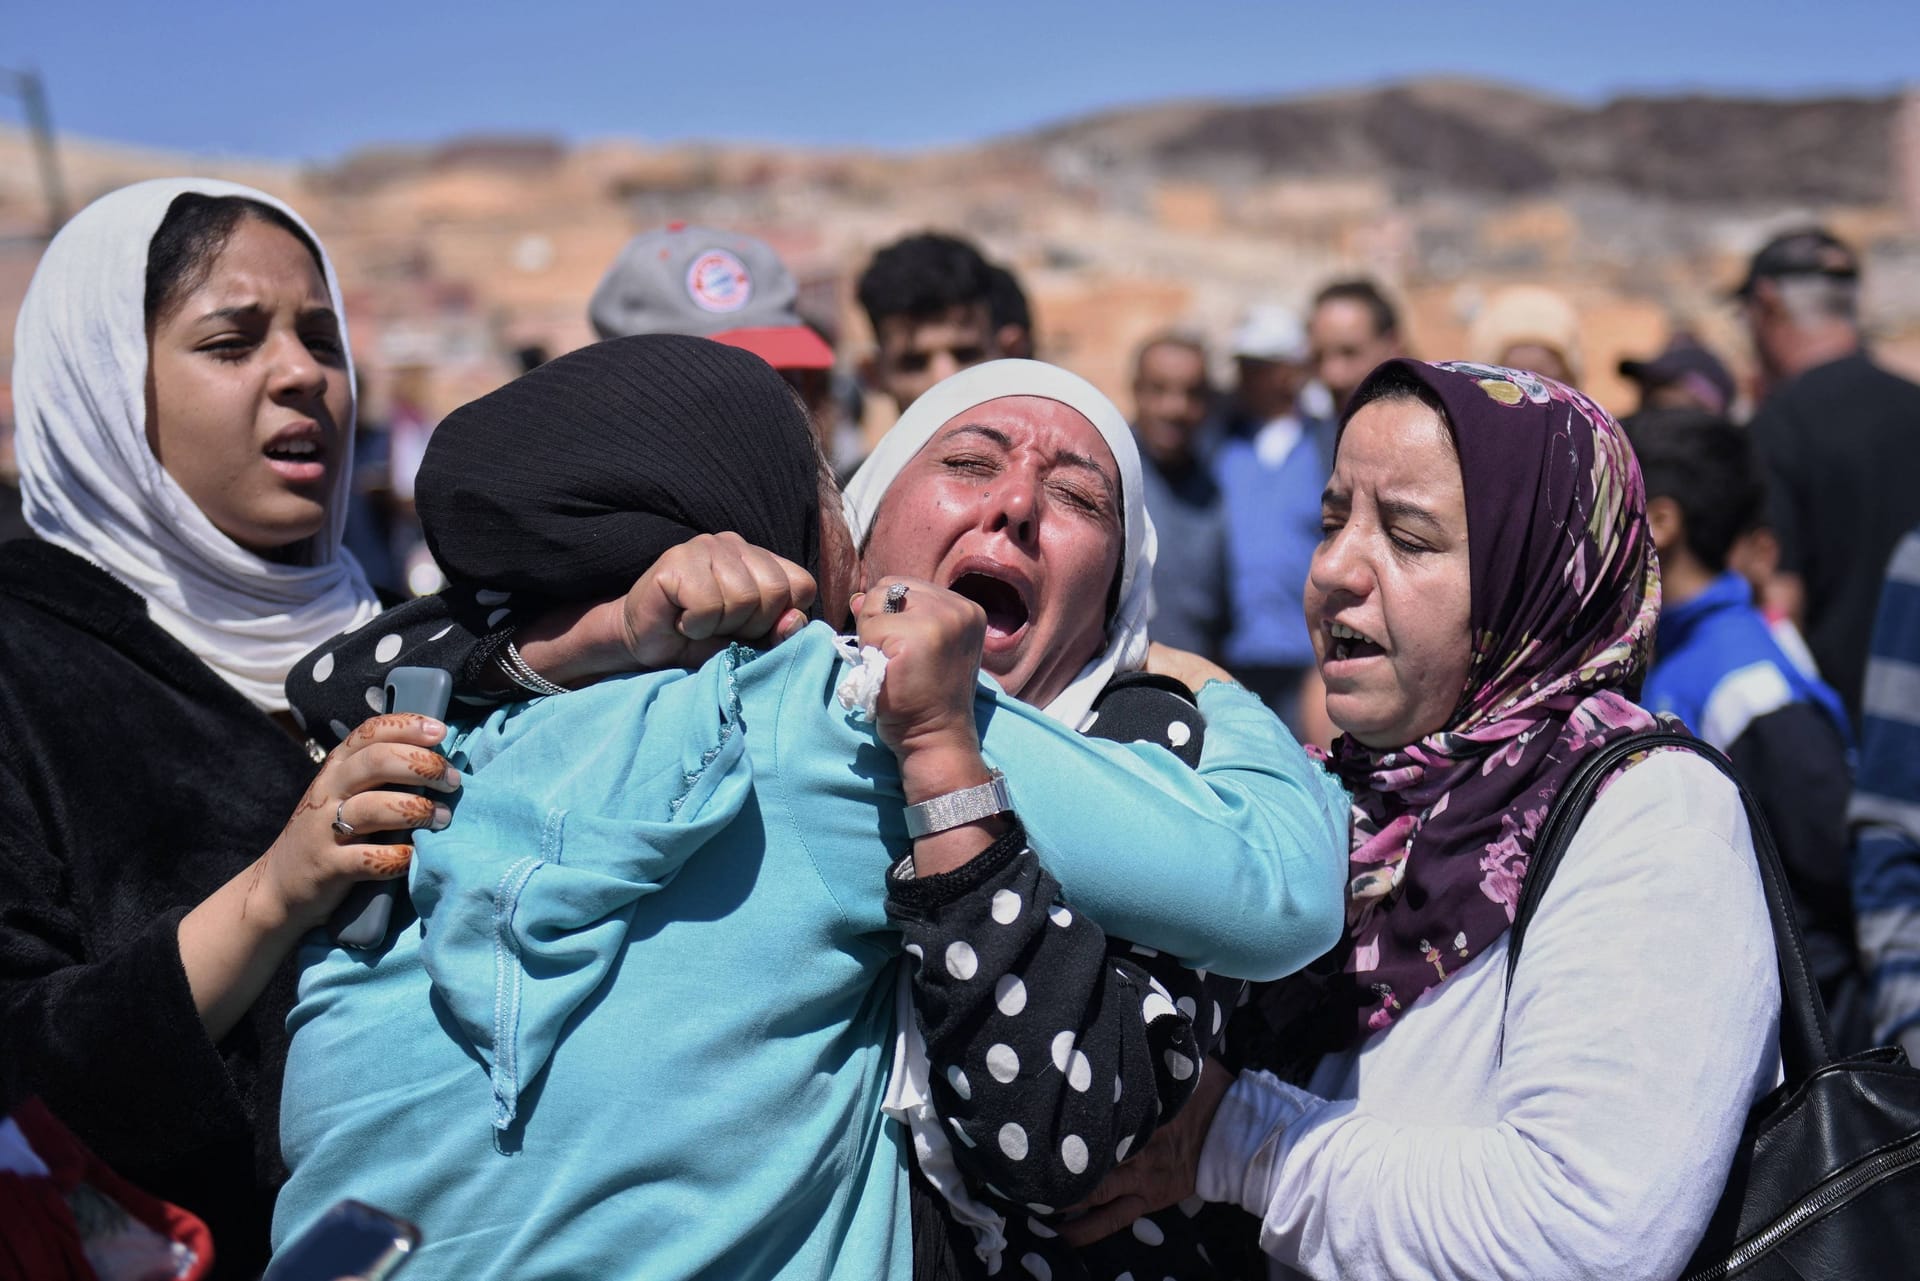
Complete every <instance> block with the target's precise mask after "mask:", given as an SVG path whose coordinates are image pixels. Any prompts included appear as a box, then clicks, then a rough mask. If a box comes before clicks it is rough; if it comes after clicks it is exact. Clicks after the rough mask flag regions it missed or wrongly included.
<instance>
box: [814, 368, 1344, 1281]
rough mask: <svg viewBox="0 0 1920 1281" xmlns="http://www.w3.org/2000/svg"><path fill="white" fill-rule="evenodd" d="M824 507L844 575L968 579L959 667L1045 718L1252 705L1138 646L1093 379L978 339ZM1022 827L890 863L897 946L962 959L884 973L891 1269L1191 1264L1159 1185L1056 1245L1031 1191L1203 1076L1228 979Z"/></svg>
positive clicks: (1220, 719) (1306, 789) (1224, 719)
mask: <svg viewBox="0 0 1920 1281" xmlns="http://www.w3.org/2000/svg"><path fill="white" fill-rule="evenodd" d="M1089 428H1090V429H1091V430H1089ZM1102 447H1104V448H1102ZM1103 453H1105V454H1108V455H1110V456H1111V461H1110V463H1109V460H1108V459H1107V458H1105V457H1102V456H1101V455H1102V454H1103ZM1108 467H1111V471H1110V472H1108V471H1107V469H1108ZM1103 473H1105V476H1106V477H1107V478H1108V479H1103V475H1102V474H1103ZM1110 482H1117V484H1115V486H1114V488H1112V489H1109V488H1108V484H1109V483H1110ZM1089 500H1091V509H1089V507H1088V502H1089ZM1103 506H1104V507H1105V508H1106V509H1107V513H1106V514H1108V515H1110V516H1111V517H1113V519H1111V520H1104V519H1102V518H1101V517H1102V512H1101V510H1100V509H1101V508H1102V507H1103ZM846 509H847V517H848V523H849V524H850V525H851V526H852V529H853V533H854V537H855V540H856V542H858V543H859V544H860V545H861V547H862V551H863V572H864V575H865V581H867V582H868V583H875V582H878V581H880V580H881V579H883V578H885V577H886V576H888V575H889V574H901V575H909V576H912V577H915V578H921V579H926V580H930V581H931V582H932V583H933V584H935V585H937V586H941V587H946V588H949V589H951V590H952V591H954V592H957V593H958V594H960V595H963V596H968V597H969V598H971V599H973V600H974V601H975V603H976V604H979V605H980V606H981V607H982V608H983V609H984V610H985V611H986V613H987V617H988V642H987V648H986V653H985V655H984V656H983V659H982V663H981V667H982V670H984V671H986V672H988V673H990V674H991V675H993V676H994V677H995V678H996V679H997V680H999V681H1000V683H1001V684H1002V685H1003V686H1004V687H1005V688H1006V689H1007V691H1008V692H1009V693H1012V694H1014V695H1015V696H1017V697H1019V698H1021V699H1023V700H1025V701H1027V702H1031V703H1034V704H1036V705H1037V706H1040V707H1041V708H1043V709H1044V710H1045V711H1046V713H1047V714H1048V715H1049V716H1052V717H1053V718H1054V719H1056V720H1059V721H1061V722H1063V723H1064V724H1067V725H1069V726H1072V727H1073V728H1075V729H1077V730H1080V731H1081V732H1083V733H1087V734H1091V735H1094V736H1097V737H1105V738H1111V739H1117V740H1119V741H1122V742H1140V743H1144V744H1151V745H1153V747H1155V748H1166V749H1168V750H1171V751H1173V752H1175V753H1176V754H1177V755H1180V756H1181V757H1182V759H1184V760H1186V761H1187V763H1188V764H1190V765H1197V764H1198V762H1199V759H1200V753H1201V750H1202V744H1203V740H1204V735H1205V734H1206V732H1207V724H1208V722H1210V721H1211V722H1214V727H1215V728H1216V729H1217V730H1218V733H1219V743H1218V744H1217V745H1216V751H1219V750H1227V751H1231V750H1233V749H1232V748H1231V747H1227V746H1226V744H1228V743H1230V742H1232V741H1234V738H1235V736H1236V734H1237V733H1238V732H1239V730H1240V728H1241V724H1242V722H1241V721H1240V718H1242V717H1256V716H1257V717H1259V718H1261V719H1262V720H1264V721H1271V720H1272V717H1271V714H1270V713H1268V712H1267V711H1266V709H1265V708H1264V707H1263V706H1261V705H1260V704H1259V701H1258V700H1257V699H1255V698H1254V697H1253V696H1252V695H1249V694H1247V693H1246V692H1245V691H1243V690H1240V689H1239V688H1238V687H1237V686H1229V685H1227V684H1225V683H1224V682H1226V681H1227V679H1228V678H1227V677H1226V674H1225V673H1224V672H1221V671H1219V669H1217V668H1214V667H1212V665H1211V664H1206V663H1204V662H1202V661H1201V660H1198V659H1194V658H1192V657H1191V656H1184V655H1176V654H1173V653H1171V652H1169V651H1164V650H1160V651H1156V656H1157V661H1156V662H1155V663H1154V664H1153V666H1154V668H1155V670H1156V671H1159V672H1166V673H1170V674H1178V675H1180V676H1181V677H1182V678H1183V679H1184V680H1186V681H1190V682H1192V684H1193V685H1194V686H1195V687H1196V688H1202V697H1201V699H1200V706H1195V703H1194V700H1193V699H1192V698H1191V696H1189V695H1188V694H1187V693H1186V690H1185V689H1184V688H1183V687H1182V685H1181V684H1180V683H1179V682H1176V681H1174V680H1172V679H1170V678H1169V677H1168V676H1157V675H1150V674H1148V673H1147V672H1146V671H1144V670H1142V669H1143V668H1145V667H1146V665H1147V662H1148V658H1149V645H1148V639H1147V625H1148V620H1149V618H1150V616H1151V613H1152V597H1151V592H1150V587H1149V584H1150V583H1151V580H1152V570H1153V561H1154V555H1155V551H1156V543H1155V535H1154V529H1153V524H1152V521H1151V519H1150V518H1149V517H1148V515H1147V512H1146V508H1145V504H1144V502H1143V500H1142V491H1141V482H1140V460H1139V454H1138V451H1137V447H1136V445H1135V442H1134V438H1133V433H1132V431H1131V429H1130V428H1129V427H1128V424H1127V422H1126V420H1125V418H1124V417H1123V416H1122V415H1121V414H1120V412H1119V410H1118V409H1116V408H1115V407H1114V405H1113V403H1112V402H1111V401H1109V400H1108V399H1107V398H1106V397H1105V396H1103V395H1102V394H1101V393H1100V392H1099V391H1098V390H1097V389H1095V388H1094V387H1093V386H1092V385H1091V384H1089V383H1088V382H1086V381H1085V380H1084V379H1082V378H1079V377H1078V376H1076V375H1074V374H1071V373H1069V372H1067V371H1066V370H1063V369H1060V368H1058V367H1055V366H1052V365H1046V364H1042V363H1039V362H1036V361H1027V360H999V361H993V362H990V363H988V364H985V365H979V366H976V367H974V368H972V369H969V370H966V371H964V372H962V373H960V374H957V375H955V376H954V377H952V378H949V379H947V380H946V381H944V382H942V383H940V384H939V385H938V386H936V387H935V388H933V389H932V390H931V391H930V392H928V393H927V394H926V395H924V396H922V397H921V398H920V399H918V400H916V401H915V402H914V404H913V405H912V407H911V408H909V409H908V410H907V412H906V413H905V414H904V415H902V417H901V419H900V422H899V423H898V424H897V425H896V426H895V427H894V428H893V430H892V431H890V432H889V433H888V434H887V435H886V437H884V438H883V439H882V440H881V442H880V444H879V446H878V448H877V449H876V450H875V452H874V454H873V456H872V457H871V458H869V459H868V461H867V462H866V464H865V465H864V466H863V467H862V468H861V469H860V471H859V472H858V473H857V474H856V475H855V476H854V477H853V479H852V480H851V481H850V482H849V484H848V486H847V491H846ZM1098 549H1104V551H1105V553H1106V555H1105V557H1104V558H1102V557H1101V556H1100V555H1097V554H1095V553H1096V550H1098ZM996 641H997V642H998V643H997V644H996ZM1210 679H1211V680H1215V681H1219V682H1223V683H1222V684H1218V685H1213V686H1211V687H1208V684H1209V680H1210ZM1272 728H1273V729H1274V730H1275V731H1276V732H1277V733H1278V736H1279V738H1280V740H1281V741H1282V742H1288V743H1289V746H1290V741H1289V740H1287V739H1286V736H1285V732H1284V730H1282V729H1280V727H1279V726H1278V725H1277V724H1274V725H1273V726H1272ZM1287 756H1288V759H1281V760H1276V761H1274V762H1272V763H1273V764H1274V766H1275V767H1276V768H1278V769H1282V770H1288V769H1290V768H1292V767H1297V770H1298V782H1299V784H1300V787H1301V790H1302V792H1303V793H1304V794H1306V795H1314V794H1316V793H1318V794H1322V795H1326V796H1331V795H1333V794H1334V792H1335V791H1336V790H1337V789H1333V788H1331V787H1330V786H1325V787H1323V781H1324V776H1322V775H1320V772H1319V771H1318V770H1317V769H1316V768H1315V767H1313V766H1312V765H1311V764H1310V763H1309V762H1308V760H1307V758H1306V756H1305V755H1304V754H1303V753H1301V752H1299V751H1298V749H1297V748H1295V749H1293V751H1292V752H1291V753H1290V754H1287ZM1037 853H1038V859H1037V860H1035V859H1034V858H1032V857H1028V858H1027V859H1026V861H1025V862H1024V863H1019V862H1013V863H1007V864H1006V865H1005V866H991V865H989V864H990V862H991V860H989V859H988V858H986V857H982V858H980V859H976V860H975V862H974V863H972V864H968V865H966V866H965V867H963V868H961V869H959V870H957V871H955V872H953V873H951V874H949V875H948V876H947V877H945V878H941V877H931V878H923V879H918V880H900V879H898V878H896V879H895V881H894V882H893V883H892V885H891V901H890V907H889V913H890V915H892V916H893V917H894V919H895V920H896V922H897V923H898V924H899V925H900V926H901V928H902V930H903V932H904V933H905V935H906V937H907V940H908V951H909V953H910V954H914V955H920V956H924V957H927V958H937V957H946V956H949V955H951V954H952V952H953V949H956V948H961V949H965V955H966V956H968V957H969V958H970V965H971V967H972V968H971V969H967V968H966V967H962V969H963V971H964V972H956V971H955V969H954V968H953V967H952V966H950V965H946V964H941V963H921V964H914V965H912V966H910V967H909V971H908V973H907V974H905V975H903V978H902V988H903V998H902V999H903V1004H906V1003H910V1004H911V1005H912V1007H913V1013H912V1015H911V1016H908V1015H907V1014H906V1013H905V1012H904V1010H903V1015H902V1017H901V1020H900V1023H901V1027H902V1028H903V1029H904V1030H903V1033H902V1037H901V1043H900V1045H899V1046H898V1047H897V1049H896V1055H895V1064H894V1072H893V1077H892V1082H891V1089H890V1092H889V1096H888V1100H887V1106H888V1111H889V1112H890V1113H891V1114H892V1115H894V1116H895V1117H896V1118H897V1119H899V1120H900V1121H902V1122H903V1123H904V1124H906V1125H907V1126H908V1127H909V1129H910V1130H911V1131H912V1132H913V1136H914V1149H915V1155H916V1159H917V1165H918V1168H919V1173H920V1174H921V1176H922V1178H923V1179H924V1180H925V1183H926V1184H931V1185H932V1187H933V1188H934V1189H936V1190H937V1191H938V1192H939V1194H940V1197H939V1198H938V1199H936V1198H935V1197H933V1196H931V1195H928V1194H926V1192H925V1190H924V1185H919V1184H917V1185H916V1187H917V1190H918V1191H919V1193H920V1194H919V1195H918V1196H917V1197H916V1203H915V1206H914V1210H915V1274H916V1276H919V1277H922V1278H929V1277H947V1276H963V1277H964V1276H986V1275H995V1274H1000V1273H1003V1272H1005V1271H1008V1270H1010V1269H1008V1268H1007V1267H1006V1266H1005V1265H1007V1264H1009V1263H1018V1264H1019V1265H1020V1267H1019V1269H1012V1270H1014V1271H1024V1272H1026V1273H1027V1274H1029V1275H1035V1276H1052V1277H1056V1278H1060V1279H1061V1281H1065V1279H1066V1278H1081V1277H1084V1278H1101V1279H1103V1281H1104V1279H1105V1278H1112V1277H1118V1276H1121V1275H1124V1274H1132V1275H1138V1276H1148V1275H1151V1276H1162V1275H1182V1276H1207V1275H1212V1274H1213V1269H1212V1266H1211V1265H1210V1264H1209V1263H1208V1262H1207V1260H1206V1255H1205V1252H1204V1250H1203V1249H1202V1245H1203V1242H1202V1240H1201V1238H1200V1237H1199V1235H1197V1234H1196V1233H1195V1231H1194V1228H1193V1224H1192V1221H1191V1219H1190V1217H1189V1216H1186V1215H1183V1214H1181V1213H1179V1212H1177V1211H1171V1212H1163V1213H1161V1214H1160V1215H1158V1216H1155V1217H1151V1218H1145V1217H1143V1218H1142V1219H1141V1220H1140V1221H1139V1222H1138V1223H1137V1224H1136V1225H1135V1227H1134V1231H1133V1232H1132V1233H1130V1234H1127V1235H1126V1236H1124V1237H1122V1238H1117V1239H1114V1240H1109V1241H1103V1242H1099V1243H1096V1244H1094V1245H1092V1246H1090V1247H1088V1248H1085V1249H1081V1250H1074V1249H1072V1248H1071V1247H1069V1246H1068V1245H1067V1243H1066V1242H1065V1240H1064V1238H1063V1237H1061V1236H1060V1235H1059V1233H1060V1227H1061V1225H1060V1223H1059V1221H1058V1219H1057V1218H1054V1217H1053V1216H1054V1214H1055V1211H1057V1210H1059V1209H1061V1208H1063V1207H1065V1206H1067V1205H1070V1204H1072V1203H1074V1202H1076V1201H1079V1200H1081V1199H1082V1198H1084V1197H1085V1196H1087V1195H1088V1194H1089V1193H1090V1192H1091V1191H1092V1189H1093V1187H1094V1185H1095V1184H1096V1183H1098V1181H1099V1175H1100V1174H1101V1173H1102V1172H1104V1171H1105V1170H1107V1169H1110V1168H1111V1167H1112V1165H1113V1163H1114V1162H1115V1161H1116V1160H1119V1159H1124V1158H1125V1156H1126V1155H1127V1154H1128V1153H1129V1152H1130V1151H1132V1150H1134V1149H1135V1148H1136V1147H1138V1146H1141V1145H1143V1144H1144V1142H1145V1140H1146V1137H1147V1136H1148V1135H1149V1134H1151V1133H1152V1132H1153V1131H1154V1129H1155V1128H1156V1127H1157V1126H1158V1125H1159V1124H1160V1122H1161V1121H1162V1120H1163V1119H1165V1118H1170V1117H1171V1116H1172V1115H1173V1114H1174V1113H1175V1112H1176V1111H1177V1110H1178V1109H1179V1108H1180V1107H1181V1106H1182V1105H1183V1104H1185V1103H1186V1101H1187V1100H1188V1098H1189V1097H1190V1096H1191V1095H1192V1094H1193V1093H1194V1092H1195V1091H1196V1090H1197V1089H1200V1088H1202V1086H1201V1081H1200V1076H1201V1071H1200V1065H1201V1064H1202V1063H1203V1062H1204V1061H1205V1059H1206V1057H1207V1055H1209V1054H1211V1053H1212V1051H1213V1049H1214V1047H1215V1045H1216V1044H1217V1042H1218V1039H1219V1036H1220V1033H1221V1030H1222V1028H1223V1026H1224V1023H1225V1015H1226V1012H1227V1011H1230V1010H1231V1009H1233V1007H1234V1005H1235V1003H1236V1001H1237V999H1238V997H1239V995H1240V992H1241V989H1242V986H1243V985H1242V984H1240V983H1239V982H1237V981H1235V980H1231V979H1226V978H1223V977H1222V976H1219V975H1210V974H1208V973H1207V972H1205V971H1196V970H1192V969H1189V968H1187V967H1185V966H1184V965H1182V964H1181V963H1180V962H1179V961H1178V960H1176V959H1174V958H1172V957H1169V956H1166V955H1163V954H1160V953H1157V952H1155V951H1154V950H1153V949H1151V948H1143V947H1135V946H1133V945H1132V944H1131V943H1129V942H1126V941H1123V940H1109V939H1107V938H1106V936H1105V935H1104V934H1103V933H1102V932H1101V930H1100V929H1099V927H1098V926H1096V925H1094V924H1093V923H1092V922H1091V921H1088V920H1087V919H1085V918H1084V917H1083V916H1082V915H1080V914H1078V913H1075V912H1074V911H1072V910H1071V907H1070V905H1067V904H1064V903H1062V902H1061V900H1060V895H1059V886H1058V885H1057V884H1055V883H1054V882H1053V878H1052V877H1051V876H1050V875H1049V874H1048V873H1047V872H1046V871H1045V870H1044V867H1043V866H1042V865H1043V864H1044V862H1045V859H1046V852H1045V851H1044V850H1040V851H1038V852H1037ZM1166 856H1167V857H1168V858H1175V859H1177V858H1178V857H1179V851H1177V850H1168V851H1166ZM943 879H944V880H945V881H947V882H950V884H947V885H944V886H943V885H938V884H936V883H937V882H940V881H942V880H943ZM1300 907H1301V905H1300V904H1299V903H1287V902H1276V903H1274V904H1273V915H1272V928H1273V930H1274V932H1275V936H1276V937H1285V936H1288V935H1289V934H1290V933H1293V932H1296V931H1298V932H1300V933H1301V934H1302V935H1304V934H1306V933H1307V932H1308V931H1307V930H1305V929H1303V928H1302V927H1303V926H1304V925H1305V921H1306V914H1305V913H1302V912H1301V911H1300ZM1310 951H1311V949H1310V948H1308V949H1305V950H1303V951H1302V953H1301V955H1302V956H1303V957H1304V956H1307V955H1308V954H1309V953H1310ZM1097 1064H1098V1065H1114V1066H1115V1067H1116V1068H1117V1071H1116V1072H1115V1073H1114V1075H1113V1076H1112V1077H1111V1078H1109V1077H1108V1076H1107V1075H1106V1074H1105V1073H1104V1072H1096V1071H1095V1070H1094V1065H1097ZM1096 1075H1098V1076H1099V1079H1098V1080H1095V1079H1094V1077H1095V1076H1096ZM1207 1088H1211V1087H1210V1085H1209V1086H1208V1087H1207ZM963 1173H964V1175H965V1176H966V1177H965V1178H964V1180H963V1179H962V1177H961V1176H962V1174H963ZM943 1227H944V1228H945V1230H944V1231H943V1230H942V1228H943Z"/></svg>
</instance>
